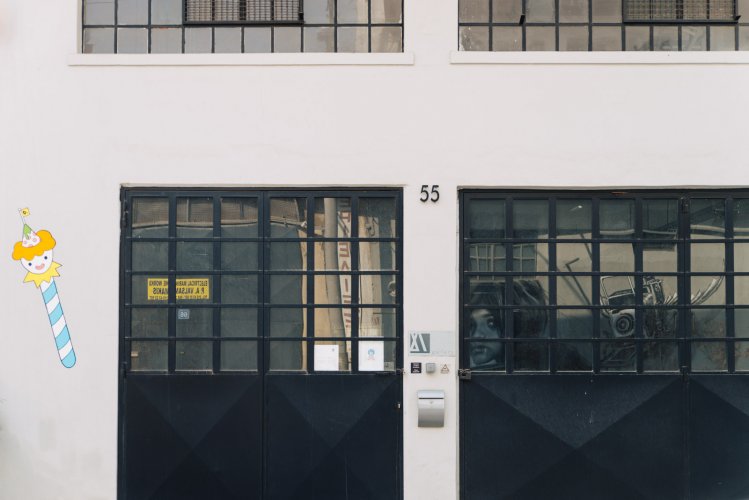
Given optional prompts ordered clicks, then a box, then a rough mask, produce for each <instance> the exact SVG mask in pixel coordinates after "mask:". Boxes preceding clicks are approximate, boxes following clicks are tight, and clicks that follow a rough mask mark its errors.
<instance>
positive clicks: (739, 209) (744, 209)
mask: <svg viewBox="0 0 749 500" xmlns="http://www.w3.org/2000/svg"><path fill="white" fill-rule="evenodd" d="M742 50H746V48H744V49H742ZM733 235H734V237H736V238H749V199H747V198H739V199H735V200H733Z"/></svg>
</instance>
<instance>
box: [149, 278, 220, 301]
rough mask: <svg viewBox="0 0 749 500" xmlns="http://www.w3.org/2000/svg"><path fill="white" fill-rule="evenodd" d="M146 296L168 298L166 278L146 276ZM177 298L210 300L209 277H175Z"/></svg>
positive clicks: (155, 299) (160, 299)
mask: <svg viewBox="0 0 749 500" xmlns="http://www.w3.org/2000/svg"><path fill="white" fill-rule="evenodd" d="M147 286H148V290H147V296H148V300H149V301H152V300H153V301H165V300H167V299H168V298H169V280H168V279H167V278H148V285H147ZM176 286H177V290H176V292H177V300H210V298H211V279H210V278H179V279H177V283H176Z"/></svg>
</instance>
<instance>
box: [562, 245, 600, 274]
mask: <svg viewBox="0 0 749 500" xmlns="http://www.w3.org/2000/svg"><path fill="white" fill-rule="evenodd" d="M591 247H592V244H591V243H557V267H556V270H557V271H560V272H563V273H586V272H587V273H589V272H591V271H592V270H593V249H592V248H591Z"/></svg>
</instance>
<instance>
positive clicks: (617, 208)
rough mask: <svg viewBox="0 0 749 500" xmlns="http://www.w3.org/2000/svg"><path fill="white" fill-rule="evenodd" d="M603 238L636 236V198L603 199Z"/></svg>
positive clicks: (601, 210)
mask: <svg viewBox="0 0 749 500" xmlns="http://www.w3.org/2000/svg"><path fill="white" fill-rule="evenodd" d="M599 209H600V219H599V221H600V229H601V238H634V236H635V202H634V200H601V202H600V207H599Z"/></svg>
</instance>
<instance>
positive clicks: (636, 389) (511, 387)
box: [461, 374, 685, 500]
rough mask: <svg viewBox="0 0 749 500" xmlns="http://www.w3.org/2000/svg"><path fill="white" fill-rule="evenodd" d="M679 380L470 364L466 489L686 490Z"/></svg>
mask: <svg viewBox="0 0 749 500" xmlns="http://www.w3.org/2000/svg"><path fill="white" fill-rule="evenodd" d="M681 380H682V379H681V377H679V376H657V375H653V376H648V377H641V376H636V375H616V376H595V377H591V376H586V375H559V376H555V377H548V376H534V375H511V376H508V375H506V376H496V375H481V374H474V375H473V378H472V380H471V381H467V382H465V383H463V384H462V386H461V405H462V411H461V440H462V441H461V454H462V464H463V467H462V476H461V489H462V491H463V499H464V500H485V499H486V500H488V499H491V500H496V499H504V498H507V499H545V498H570V499H572V498H574V499H580V500H582V499H601V498H606V499H609V500H610V499H622V500H625V499H626V500H631V499H637V498H650V499H658V500H665V499H670V498H673V499H678V498H683V497H684V486H683V485H684V482H683V477H684V467H683V456H684V455H683V453H684V450H683V447H684V429H685V425H684V422H683V417H682V415H683V408H684V404H683V391H682V383H681Z"/></svg>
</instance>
